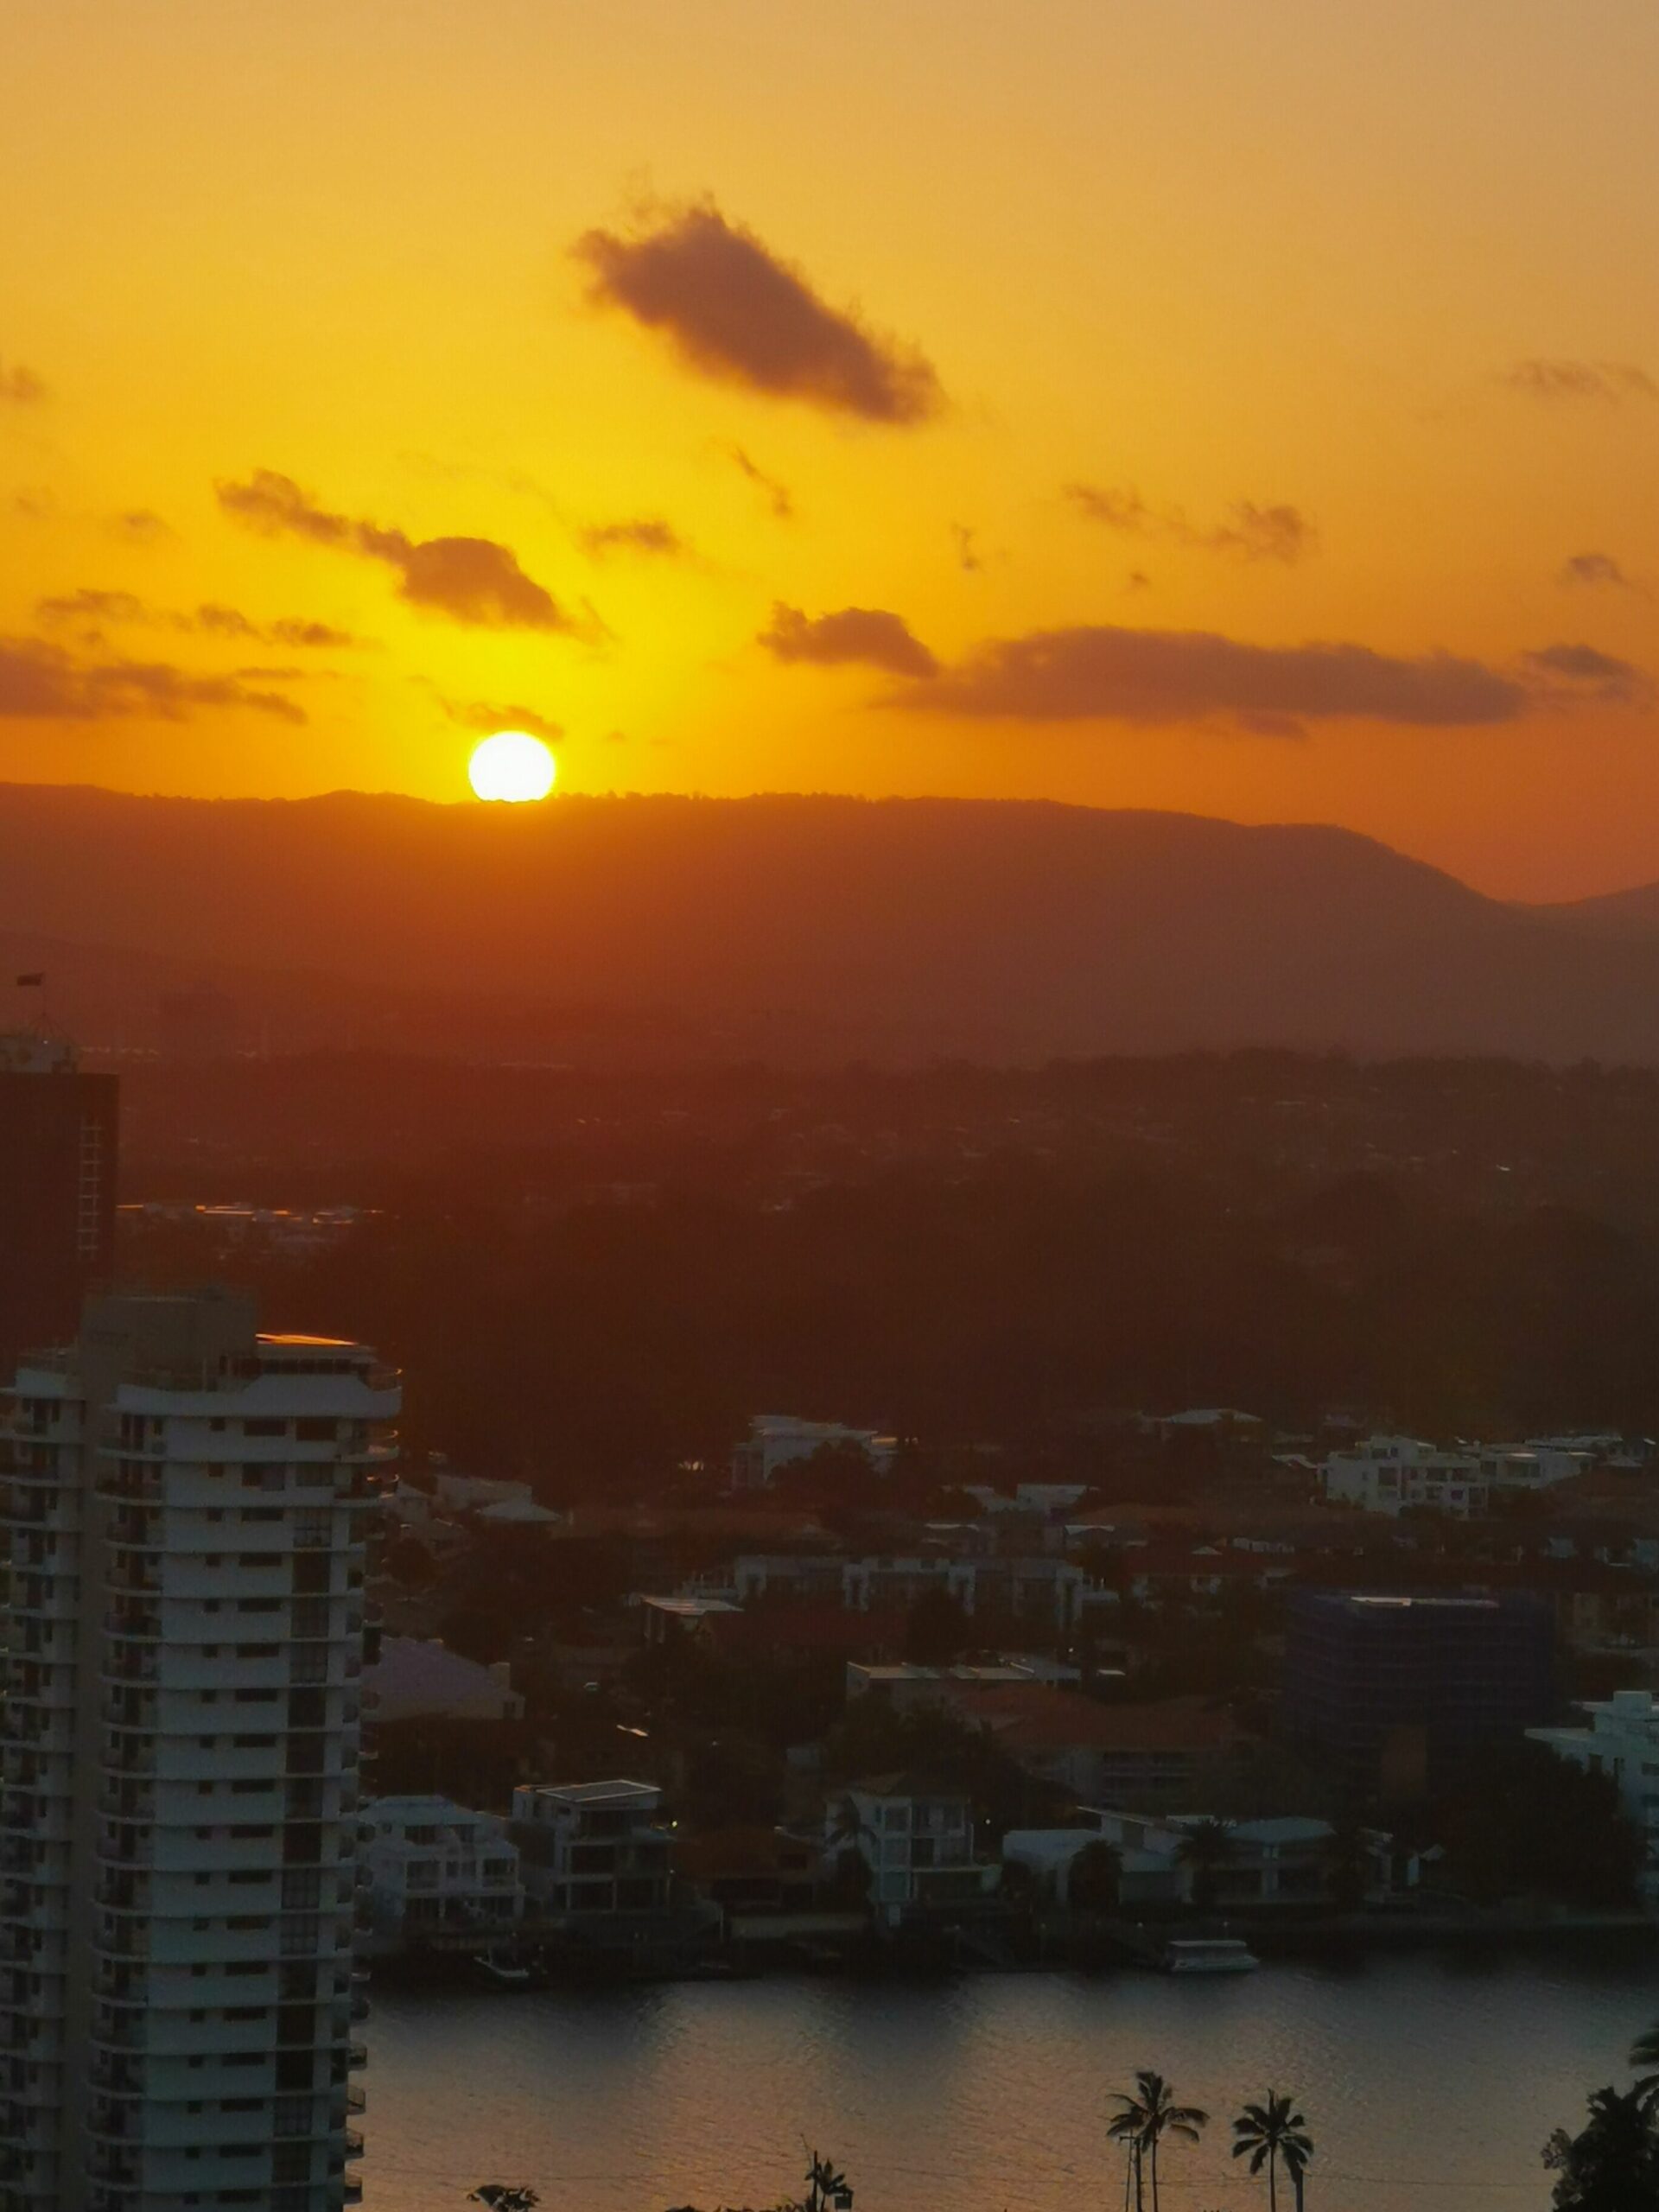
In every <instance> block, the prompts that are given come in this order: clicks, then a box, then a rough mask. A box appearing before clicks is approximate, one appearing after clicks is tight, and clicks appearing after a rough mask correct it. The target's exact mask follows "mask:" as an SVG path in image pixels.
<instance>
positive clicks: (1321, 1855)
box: [1002, 1806, 1416, 1911]
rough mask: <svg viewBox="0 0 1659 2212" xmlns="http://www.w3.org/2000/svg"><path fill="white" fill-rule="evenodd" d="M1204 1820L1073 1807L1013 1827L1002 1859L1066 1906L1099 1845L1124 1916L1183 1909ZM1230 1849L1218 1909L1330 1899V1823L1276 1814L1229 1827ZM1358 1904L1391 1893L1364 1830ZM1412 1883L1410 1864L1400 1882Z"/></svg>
mask: <svg viewBox="0 0 1659 2212" xmlns="http://www.w3.org/2000/svg"><path fill="white" fill-rule="evenodd" d="M1208 1817H1209V1816H1208V1815H1204V1814H1199V1813H1170V1814H1166V1815H1163V1816H1162V1817H1161V1818H1150V1817H1148V1816H1147V1815H1144V1814H1137V1813H1130V1812H1125V1811H1120V1810H1117V1809H1115V1808H1107V1807H1097V1806H1085V1807H1082V1808H1079V1810H1078V1813H1077V1822H1076V1825H1074V1826H1072V1827H1065V1828H1034V1829H1033V1828H1023V1829H1022V1828H1014V1829H1010V1830H1009V1832H1008V1834H1007V1835H1006V1836H1004V1838H1003V1840H1002V1856H1003V1858H1004V1859H1007V1860H1009V1861H1011V1862H1013V1863H1014V1864H1016V1865H1019V1866H1028V1867H1029V1868H1030V1869H1031V1871H1032V1872H1033V1874H1036V1875H1037V1876H1039V1878H1046V1879H1047V1880H1049V1881H1051V1882H1052V1885H1053V1887H1054V1891H1055V1894H1056V1896H1057V1897H1058V1898H1059V1899H1060V1901H1061V1902H1062V1903H1065V1902H1066V1898H1067V1885H1068V1883H1069V1880H1070V1876H1071V1866H1072V1864H1073V1862H1074V1861H1075V1860H1076V1859H1077V1855H1078V1853H1080V1852H1081V1851H1083V1850H1084V1848H1085V1847H1086V1846H1088V1845H1089V1844H1091V1843H1098V1842H1105V1843H1109V1844H1110V1845H1111V1847H1113V1849H1114V1850H1115V1851H1116V1853H1117V1854H1118V1859H1119V1865H1120V1868H1121V1872H1120V1876H1119V1883H1118V1902H1119V1904H1120V1906H1121V1907H1122V1909H1123V1910H1126V1911H1133V1910H1135V1908H1136V1907H1137V1906H1147V1905H1159V1904H1191V1903H1192V1889H1193V1880H1194V1877H1195V1875H1196V1874H1197V1872H1198V1869H1197V1867H1196V1866H1194V1864H1193V1863H1192V1859H1191V1858H1190V1857H1189V1856H1187V1852H1188V1848H1189V1847H1190V1844H1191V1840H1192V1832H1193V1830H1194V1829H1195V1828H1198V1827H1203V1826H1204V1825H1205V1821H1206V1820H1207V1819H1208ZM1226 1826H1227V1837H1228V1849H1227V1855H1226V1858H1225V1859H1224V1863H1223V1864H1222V1865H1220V1866H1218V1867H1217V1869H1216V1870H1215V1880H1216V1893H1217V1904H1219V1905H1221V1906H1222V1907H1224V1909H1227V1910H1232V1909H1233V1908H1236V1907H1247V1906H1252V1905H1262V1906H1267V1905H1289V1904H1322V1903H1325V1902H1327V1901H1328V1900H1329V1897H1330V1894H1331V1887H1332V1878H1333V1875H1334V1873H1335V1871H1336V1869H1335V1861H1334V1858H1333V1853H1332V1839H1333V1837H1334V1836H1335V1834H1336V1830H1335V1828H1334V1827H1332V1824H1331V1822H1330V1821H1319V1820H1307V1819H1303V1818H1300V1816H1295V1815H1279V1816H1276V1817H1274V1818H1271V1819H1267V1820H1253V1821H1230V1822H1228V1823H1227V1824H1226ZM1360 1850H1361V1854H1362V1858H1363V1883H1364V1896H1365V1900H1366V1902H1367V1903H1369V1904H1382V1903H1383V1901H1384V1900H1385V1899H1386V1898H1387V1897H1389V1894H1390V1893H1391V1891H1392V1888H1393V1885H1394V1866H1393V1839H1392V1837H1390V1836H1389V1835H1387V1834H1384V1833H1383V1831H1382V1830H1381V1829H1376V1828H1366V1829H1364V1830H1363V1831H1362V1832H1361V1837H1360ZM1415 1878H1416V1862H1415V1860H1411V1861H1409V1862H1408V1867H1407V1872H1406V1879H1407V1881H1408V1883H1410V1882H1414V1880H1415Z"/></svg>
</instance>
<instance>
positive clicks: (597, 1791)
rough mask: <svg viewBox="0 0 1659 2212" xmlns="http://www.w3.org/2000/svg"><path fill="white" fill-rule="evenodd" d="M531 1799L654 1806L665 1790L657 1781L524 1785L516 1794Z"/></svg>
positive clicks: (625, 1806)
mask: <svg viewBox="0 0 1659 2212" xmlns="http://www.w3.org/2000/svg"><path fill="white" fill-rule="evenodd" d="M521 1793H522V1794H523V1795H524V1796H528V1797H550V1798H553V1799H554V1800H555V1801H556V1802H558V1803H559V1804H561V1805H583V1806H615V1807H618V1808H628V1807H630V1806H632V1807H637V1808H639V1809H641V1810H649V1809H650V1808H652V1807H654V1806H655V1805H656V1804H657V1803H658V1800H659V1799H660V1798H661V1796H662V1794H663V1793H662V1791H661V1790H660V1789H658V1786H657V1784H656V1783H654V1782H628V1781H626V1780H619V1781H615V1782H524V1783H520V1784H519V1785H518V1789H516V1790H515V1791H514V1792H513V1795H514V1796H518V1795H520V1794H521Z"/></svg>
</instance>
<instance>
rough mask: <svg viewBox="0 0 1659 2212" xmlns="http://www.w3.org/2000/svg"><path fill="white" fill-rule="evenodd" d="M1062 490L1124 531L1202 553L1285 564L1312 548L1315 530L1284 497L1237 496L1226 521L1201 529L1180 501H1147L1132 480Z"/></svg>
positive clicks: (1109, 526) (1092, 515)
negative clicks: (1267, 500)
mask: <svg viewBox="0 0 1659 2212" xmlns="http://www.w3.org/2000/svg"><path fill="white" fill-rule="evenodd" d="M1065 496H1066V498H1067V499H1070V500H1071V504H1072V505H1073V506H1074V507H1076V508H1077V511H1078V512H1079V513H1080V514H1084V515H1086V516H1087V517H1088V518H1089V520H1090V522H1096V523H1099V524H1101V525H1102V527H1103V529H1106V530H1116V531H1120V532H1122V535H1123V536H1124V537H1147V538H1159V539H1162V540H1164V541H1165V542H1166V543H1171V544H1175V545H1187V546H1192V547H1193V548H1195V549H1196V550H1200V551H1203V552H1206V553H1231V554H1235V555H1236V556H1237V557H1238V558H1239V559H1240V560H1243V561H1282V562H1283V563H1285V564H1286V566H1287V567H1289V566H1291V565H1293V564H1294V563H1295V562H1298V561H1300V559H1301V558H1302V557H1303V556H1304V555H1305V554H1307V553H1311V552H1312V551H1313V548H1314V546H1315V544H1316V543H1317V542H1318V532H1317V531H1315V530H1314V528H1313V524H1312V523H1311V522H1310V521H1309V520H1308V518H1307V517H1306V515H1305V514H1304V513H1303V512H1302V511H1301V509H1300V507H1293V506H1290V505H1287V504H1286V503H1285V502H1283V501H1278V502H1275V503H1274V505H1272V506H1262V505H1259V504H1258V503H1257V502H1256V501H1255V499H1238V500H1236V501H1235V502H1234V504H1233V505H1231V506H1230V507H1229V509H1228V510H1227V519H1226V521H1225V522H1221V523H1217V524H1215V525H1214V526H1213V527H1212V528H1211V529H1209V530H1202V529H1200V528H1198V526H1197V525H1196V524H1193V523H1192V522H1190V521H1189V520H1188V519H1187V517H1186V515H1185V512H1183V511H1182V510H1181V509H1180V508H1179V507H1152V506H1149V505H1147V502H1146V500H1145V499H1142V498H1141V494H1140V493H1139V492H1137V491H1136V490H1135V487H1134V486H1133V485H1123V486H1117V487H1116V488H1108V487H1105V486H1101V485H1098V484H1068V485H1066V486H1065Z"/></svg>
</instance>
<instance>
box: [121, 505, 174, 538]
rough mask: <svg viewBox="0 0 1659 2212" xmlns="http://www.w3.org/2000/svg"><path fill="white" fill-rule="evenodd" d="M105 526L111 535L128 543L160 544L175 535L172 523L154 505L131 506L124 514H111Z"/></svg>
mask: <svg viewBox="0 0 1659 2212" xmlns="http://www.w3.org/2000/svg"><path fill="white" fill-rule="evenodd" d="M105 529H107V530H108V531H109V532H110V534H111V537H118V538H120V539H121V540H122V541H123V543H125V544H128V545H159V544H160V543H162V540H163V539H164V538H168V537H174V536H175V531H174V530H173V527H172V525H171V524H170V523H168V522H166V521H164V520H163V518H162V517H161V516H160V515H158V514H157V513H156V511H155V510H154V508H153V507H129V508H128V509H127V510H126V512H124V514H118V515H111V516H110V518H109V519H108V521H107V522H106V523H105Z"/></svg>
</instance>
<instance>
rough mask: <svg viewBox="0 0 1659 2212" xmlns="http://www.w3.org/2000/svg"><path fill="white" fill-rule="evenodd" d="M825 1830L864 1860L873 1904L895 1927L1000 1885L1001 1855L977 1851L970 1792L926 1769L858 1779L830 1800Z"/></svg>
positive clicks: (964, 1904)
mask: <svg viewBox="0 0 1659 2212" xmlns="http://www.w3.org/2000/svg"><path fill="white" fill-rule="evenodd" d="M825 1834H826V1836H827V1837H828V1839H829V1841H830V1843H831V1844H832V1845H839V1846H841V1847H843V1848H850V1849H852V1850H855V1851H856V1852H857V1853H858V1854H859V1856H860V1857H861V1859H863V1861H864V1863H865V1865H866V1866H868V1868H869V1870H870V1890H869V1896H870V1904H871V1908H872V1910H874V1913H875V1915H876V1916H877V1917H878V1919H880V1920H882V1921H884V1922H885V1923H887V1925H888V1926H890V1927H897V1926H898V1925H899V1923H900V1922H902V1921H904V1920H906V1919H907V1918H911V1917H913V1916H917V1915H918V1914H924V1913H927V1912H931V1911H938V1910H945V1909H950V1910H957V1911H961V1910H963V1909H964V1908H965V1907H969V1906H971V1905H972V1904H975V1903H976V1901H977V1900H979V1899H981V1898H983V1897H988V1896H989V1895H990V1894H991V1893H992V1892H993V1891H994V1890H995V1886H996V1883H997V1879H998V1875H999V1872H1000V1870H999V1867H998V1866H997V1863H996V1861H995V1860H994V1859H980V1858H977V1857H976V1855H975V1851H974V1823H973V1815H972V1811H971V1808H970V1800H969V1796H968V1793H967V1792H966V1790H963V1789H954V1788H952V1787H951V1786H950V1785H949V1784H948V1783H937V1782H934V1781H931V1780H930V1779H929V1778H928V1777H925V1776H921V1775H915V1774H886V1775H876V1776H872V1777H869V1778H868V1779H867V1780H864V1781H861V1782H856V1783H854V1784H853V1786H852V1787H851V1789H849V1790H847V1791H846V1792H845V1793H844V1795H843V1796H841V1797H839V1798H836V1799H834V1800H832V1801H831V1802H830V1804H829V1808H828V1816H827V1819H826V1821H825Z"/></svg>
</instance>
